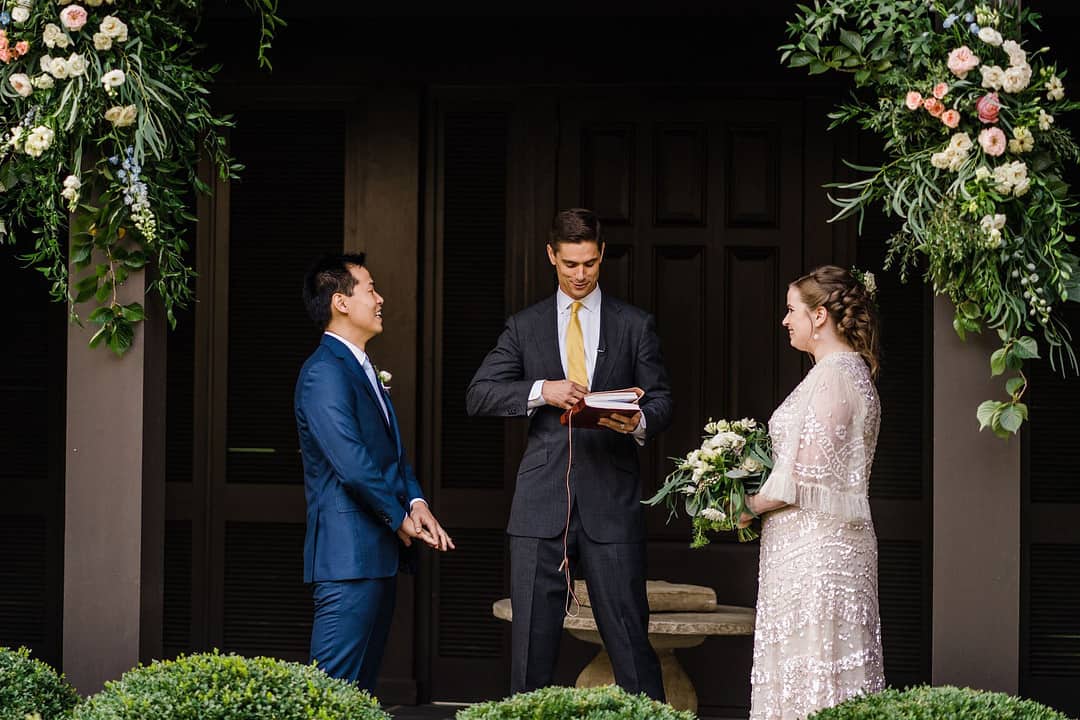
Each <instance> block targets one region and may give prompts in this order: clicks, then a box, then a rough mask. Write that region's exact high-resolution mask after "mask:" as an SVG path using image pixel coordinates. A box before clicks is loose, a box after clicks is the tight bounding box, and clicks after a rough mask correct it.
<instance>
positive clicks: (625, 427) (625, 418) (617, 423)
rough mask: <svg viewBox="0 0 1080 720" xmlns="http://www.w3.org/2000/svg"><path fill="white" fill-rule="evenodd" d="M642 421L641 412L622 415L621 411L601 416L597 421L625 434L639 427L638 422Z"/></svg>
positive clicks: (598, 423)
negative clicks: (604, 416)
mask: <svg viewBox="0 0 1080 720" xmlns="http://www.w3.org/2000/svg"><path fill="white" fill-rule="evenodd" d="M639 422H641V413H640V412H636V413H634V414H633V415H621V414H619V413H612V414H611V417H606V418H600V419H599V420H597V421H596V424H597V425H600V426H601V427H606V428H608V429H609V430H614V431H615V432H617V433H622V434H623V435H629V434H630V433H632V432H634V430H635V428H637V426H638V423H639Z"/></svg>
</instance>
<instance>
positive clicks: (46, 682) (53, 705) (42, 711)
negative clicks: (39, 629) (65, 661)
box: [0, 647, 79, 720]
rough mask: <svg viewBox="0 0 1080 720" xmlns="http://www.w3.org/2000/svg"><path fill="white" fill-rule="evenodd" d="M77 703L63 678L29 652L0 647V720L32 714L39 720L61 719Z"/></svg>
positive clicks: (19, 718) (76, 697)
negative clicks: (39, 717)
mask: <svg viewBox="0 0 1080 720" xmlns="http://www.w3.org/2000/svg"><path fill="white" fill-rule="evenodd" d="M78 703H79V696H78V694H76V692H75V688H73V687H71V686H70V685H68V684H67V683H66V682H64V677H63V675H58V674H57V673H56V671H55V670H53V669H52V668H51V667H49V666H48V665H46V664H45V663H43V662H41V661H40V660H37V659H35V658H32V657H30V651H29V650H27V649H26V648H24V647H21V648H19V649H18V650H12V649H11V648H6V647H0V720H23V718H25V717H26V716H27V715H29V714H31V713H38V714H39V715H40V716H41V718H42V720H53V718H64V717H68V716H69V715H70V714H71V709H72V708H73V707H75V706H76V705H77V704H78Z"/></svg>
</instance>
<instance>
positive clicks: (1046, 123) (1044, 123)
mask: <svg viewBox="0 0 1080 720" xmlns="http://www.w3.org/2000/svg"><path fill="white" fill-rule="evenodd" d="M1053 124H1054V116H1053V115H1051V114H1050V113H1048V112H1046V111H1045V110H1043V109H1042V108H1039V129H1040V130H1044V131H1045V130H1049V129H1050V126H1051V125H1053Z"/></svg>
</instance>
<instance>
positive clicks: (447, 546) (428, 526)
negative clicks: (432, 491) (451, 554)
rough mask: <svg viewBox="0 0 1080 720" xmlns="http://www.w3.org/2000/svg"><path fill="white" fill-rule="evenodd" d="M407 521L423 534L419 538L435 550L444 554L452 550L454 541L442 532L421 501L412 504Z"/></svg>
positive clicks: (425, 504)
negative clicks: (410, 521)
mask: <svg viewBox="0 0 1080 720" xmlns="http://www.w3.org/2000/svg"><path fill="white" fill-rule="evenodd" d="M409 519H410V520H412V522H413V524H415V525H416V527H417V528H419V529H420V530H421V532H422V533H423V534H422V536H421V538H422V539H423V541H424V542H426V543H427V544H428V545H430V546H431V547H432V548H434V549H435V550H439V551H442V552H446V551H447V550H453V549H454V541H453V540H452V539H451V538H450V536H449V535H448V534H447V533H446V531H445V530H443V528H442V525H440V524H439V521H438V520H436V519H435V516H434V515H432V514H431V509H430V508H429V507H428V505H427V503H426V502H424V501H423V500H420V501H418V502H415V503H413V506H412V510H410V511H409Z"/></svg>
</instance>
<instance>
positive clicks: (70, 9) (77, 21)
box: [60, 5, 86, 30]
mask: <svg viewBox="0 0 1080 720" xmlns="http://www.w3.org/2000/svg"><path fill="white" fill-rule="evenodd" d="M60 22H61V24H63V26H64V27H66V28H67V29H68V30H80V29H82V26H83V25H85V24H86V10H84V9H83V8H82V6H81V5H68V6H67V7H66V8H64V9H63V11H62V12H61V13H60Z"/></svg>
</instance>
